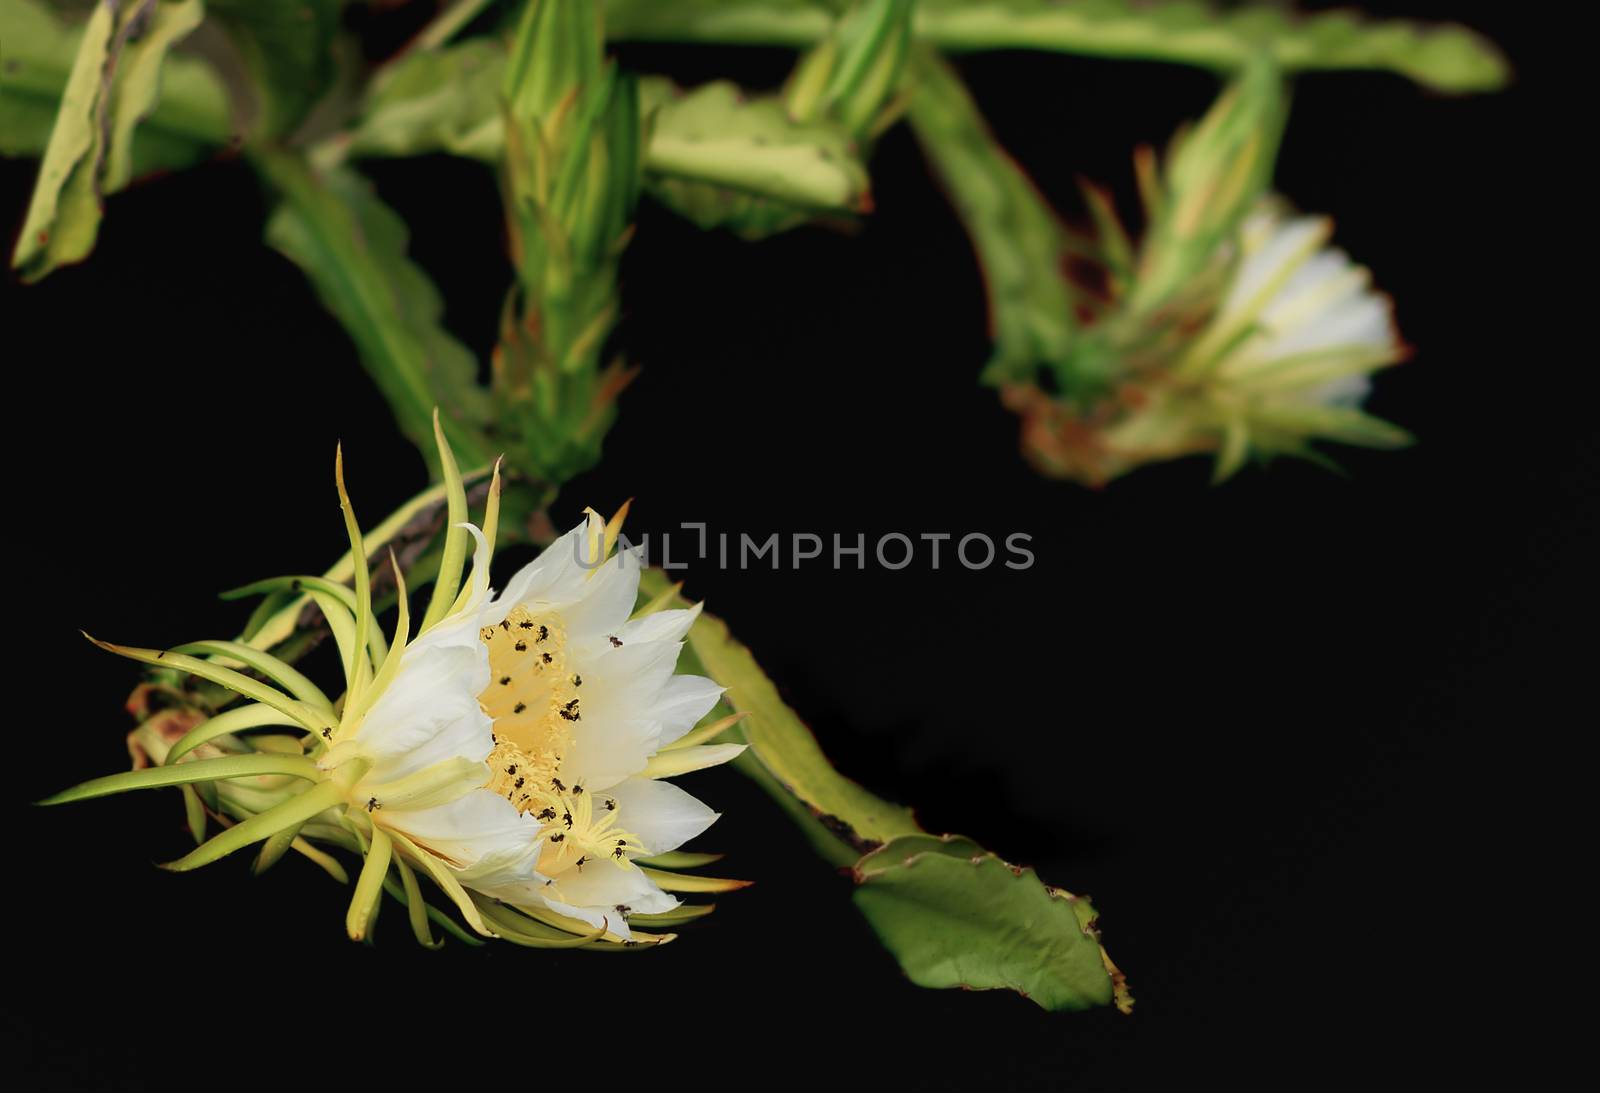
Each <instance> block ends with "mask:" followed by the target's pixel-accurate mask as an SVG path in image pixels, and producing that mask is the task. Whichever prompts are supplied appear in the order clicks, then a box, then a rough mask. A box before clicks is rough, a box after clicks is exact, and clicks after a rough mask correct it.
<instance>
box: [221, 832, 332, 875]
mask: <svg viewBox="0 0 1600 1093" xmlns="http://www.w3.org/2000/svg"><path fill="white" fill-rule="evenodd" d="M304 826H305V825H304V824H295V825H294V826H293V827H286V828H284V829H283V830H282V831H279V832H278V833H276V834H274V835H271V836H269V837H268V838H267V840H266V841H265V842H263V843H262V844H261V849H260V851H258V852H257V853H256V860H255V864H254V865H252V866H251V867H250V871H251V872H252V873H254V874H255V875H256V876H258V877H259V876H260V875H261V874H262V873H265V872H266V871H267V870H268V869H271V868H272V867H273V866H274V865H277V864H278V862H280V861H281V860H283V856H284V855H285V854H287V853H288V852H289V848H290V847H291V846H293V845H294V841H295V840H296V839H297V838H299V837H300V829H301V828H302V827H304ZM195 841H196V842H199V841H201V840H199V839H196V840H195Z"/></svg>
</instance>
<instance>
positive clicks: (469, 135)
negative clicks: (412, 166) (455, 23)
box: [345, 38, 506, 163]
mask: <svg viewBox="0 0 1600 1093" xmlns="http://www.w3.org/2000/svg"><path fill="white" fill-rule="evenodd" d="M505 61H506V51H505V46H504V45H503V44H502V43H501V42H499V41H498V40H496V39H494V38H471V39H468V40H467V41H465V42H462V43H460V44H459V45H454V46H450V47H448V48H445V49H437V50H427V51H417V52H413V53H409V54H407V55H406V56H404V57H402V58H400V59H399V60H397V61H394V62H392V63H391V64H388V65H385V66H384V67H383V68H381V69H379V70H378V74H377V75H376V76H375V77H374V78H373V80H372V83H371V85H370V86H369V87H368V89H367V92H366V95H365V97H364V98H363V99H362V103H361V119H360V121H359V122H358V123H357V124H356V126H355V128H354V130H353V131H352V132H351V133H350V134H349V135H348V137H346V138H345V144H346V151H347V152H348V153H349V154H350V155H353V156H413V155H419V154H422V153H424V152H434V151H438V152H448V153H450V154H451V155H455V156H465V157H467V158H469V159H478V160H483V161H484V162H487V163H493V162H494V161H495V160H497V159H499V158H500V153H501V151H502V150H503V149H504V147H505V133H504V128H503V127H504V121H503V119H502V117H501V114H500V84H501V81H502V79H503V78H504V73H505Z"/></svg>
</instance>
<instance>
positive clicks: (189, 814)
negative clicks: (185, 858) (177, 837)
mask: <svg viewBox="0 0 1600 1093" xmlns="http://www.w3.org/2000/svg"><path fill="white" fill-rule="evenodd" d="M180 788H181V789H182V791H183V821H184V824H185V826H187V827H188V829H189V835H190V836H191V837H192V838H193V839H194V842H195V845H196V846H199V845H200V844H201V843H203V842H205V841H206V806H205V802H203V801H202V800H200V794H198V793H196V792H195V789H194V786H192V785H184V786H182V787H180Z"/></svg>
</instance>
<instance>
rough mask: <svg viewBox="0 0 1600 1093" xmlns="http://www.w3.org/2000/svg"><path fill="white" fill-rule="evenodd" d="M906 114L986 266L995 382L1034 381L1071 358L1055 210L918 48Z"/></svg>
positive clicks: (1067, 291) (933, 58) (1064, 256)
mask: <svg viewBox="0 0 1600 1093" xmlns="http://www.w3.org/2000/svg"><path fill="white" fill-rule="evenodd" d="M913 79H914V80H915V92H914V94H913V95H912V99H911V106H910V110H909V111H908V114H907V117H908V119H909V121H910V123H911V128H912V131H913V132H914V133H915V134H916V136H917V140H918V142H919V143H920V144H921V145H922V148H923V151H924V152H925V153H926V154H927V156H928V159H929V161H930V162H931V164H932V165H933V168H934V170H935V172H936V173H937V174H938V175H939V177H940V179H941V181H943V183H944V185H945V188H946V190H947V192H948V193H949V196H950V200H951V203H952V204H953V205H954V206H955V210H956V214H957V216H959V217H960V219H961V222H962V224H963V226H964V227H965V228H966V230H967V234H968V235H969V236H970V237H971V240H972V246H973V250H974V251H976V252H977V256H978V262H979V265H980V266H981V267H982V269H983V275H984V289H985V292H986V293H987V295H988V299H989V326H990V336H991V337H992V338H993V340H994V343H995V348H994V355H993V356H992V357H991V358H990V360H989V363H988V365H987V366H986V367H985V369H984V373H983V377H984V380H985V381H986V382H989V383H995V384H999V383H1006V382H1021V381H1027V380H1030V379H1032V378H1033V376H1034V373H1035V370H1036V369H1037V368H1038V367H1039V366H1040V365H1042V364H1049V365H1054V366H1056V367H1063V366H1066V365H1067V364H1068V362H1070V361H1071V360H1072V349H1073V344H1074V334H1075V329H1074V325H1075V324H1074V322H1073V310H1074V304H1075V299H1074V297H1075V293H1074V290H1073V288H1072V285H1071V284H1070V283H1069V282H1068V280H1067V263H1068V261H1069V259H1070V258H1071V257H1072V256H1073V249H1072V247H1071V245H1070V242H1069V237H1068V235H1067V232H1066V230H1065V229H1064V227H1063V226H1062V224H1061V222H1060V221H1059V220H1058V219H1057V217H1056V215H1055V213H1054V211H1053V210H1052V209H1051V208H1050V206H1049V205H1048V204H1047V203H1046V202H1045V200H1044V198H1043V197H1041V196H1040V195H1039V192H1038V190H1037V189H1035V187H1034V185H1033V183H1032V181H1031V180H1030V179H1029V178H1028V176H1027V175H1026V174H1024V173H1023V171H1022V168H1020V167H1019V166H1017V164H1016V162H1015V161H1014V160H1013V159H1012V158H1011V157H1010V156H1008V155H1007V154H1006V152H1005V149H1003V148H1001V147H1000V145H999V143H998V142H997V141H996V140H995V138H994V135H993V134H992V133H991V132H990V131H989V127H988V125H986V124H985V122H984V120H983V115H982V114H981V113H979V111H978V107H977V104H976V103H975V102H973V100H972V96H971V95H970V94H969V93H968V91H967V89H966V87H965V86H963V84H962V82H961V77H960V76H959V75H957V74H956V72H955V70H954V69H953V68H951V67H950V65H949V64H948V63H947V62H946V61H944V60H943V59H942V58H940V57H939V56H938V54H936V53H934V52H933V51H932V50H929V49H926V48H921V49H917V50H916V51H915V55H914V59H913Z"/></svg>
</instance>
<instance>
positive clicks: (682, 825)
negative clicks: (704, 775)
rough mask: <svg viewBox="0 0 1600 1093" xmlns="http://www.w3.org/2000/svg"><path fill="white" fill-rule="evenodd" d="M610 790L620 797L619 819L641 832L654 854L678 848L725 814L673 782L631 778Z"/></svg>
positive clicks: (618, 803)
mask: <svg viewBox="0 0 1600 1093" xmlns="http://www.w3.org/2000/svg"><path fill="white" fill-rule="evenodd" d="M609 792H610V793H611V795H612V796H613V797H615V798H616V799H617V816H618V822H620V823H621V824H622V825H623V826H624V827H626V828H627V829H628V830H629V831H631V832H633V833H634V834H635V835H637V836H639V838H640V840H641V841H642V842H643V844H644V846H645V849H646V850H647V851H648V852H649V853H650V854H665V853H666V852H667V851H669V850H676V849H677V848H678V847H680V846H682V845H683V844H684V843H686V842H688V841H689V840H690V839H692V838H694V837H695V836H696V835H698V834H700V833H701V832H702V831H704V830H705V829H706V828H708V827H710V826H711V825H712V824H713V823H715V822H716V819H717V817H718V816H719V815H721V814H720V813H717V812H713V811H712V810H711V809H710V808H708V807H707V806H706V805H705V804H704V803H702V802H701V801H699V800H698V799H696V798H695V797H694V795H692V794H690V793H687V792H685V791H684V790H681V789H679V788H678V787H677V786H675V785H673V784H672V783H671V782H659V781H650V780H648V779H644V778H629V779H628V780H627V781H625V782H620V783H618V784H617V785H615V786H613V787H611V789H610V791H609Z"/></svg>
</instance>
